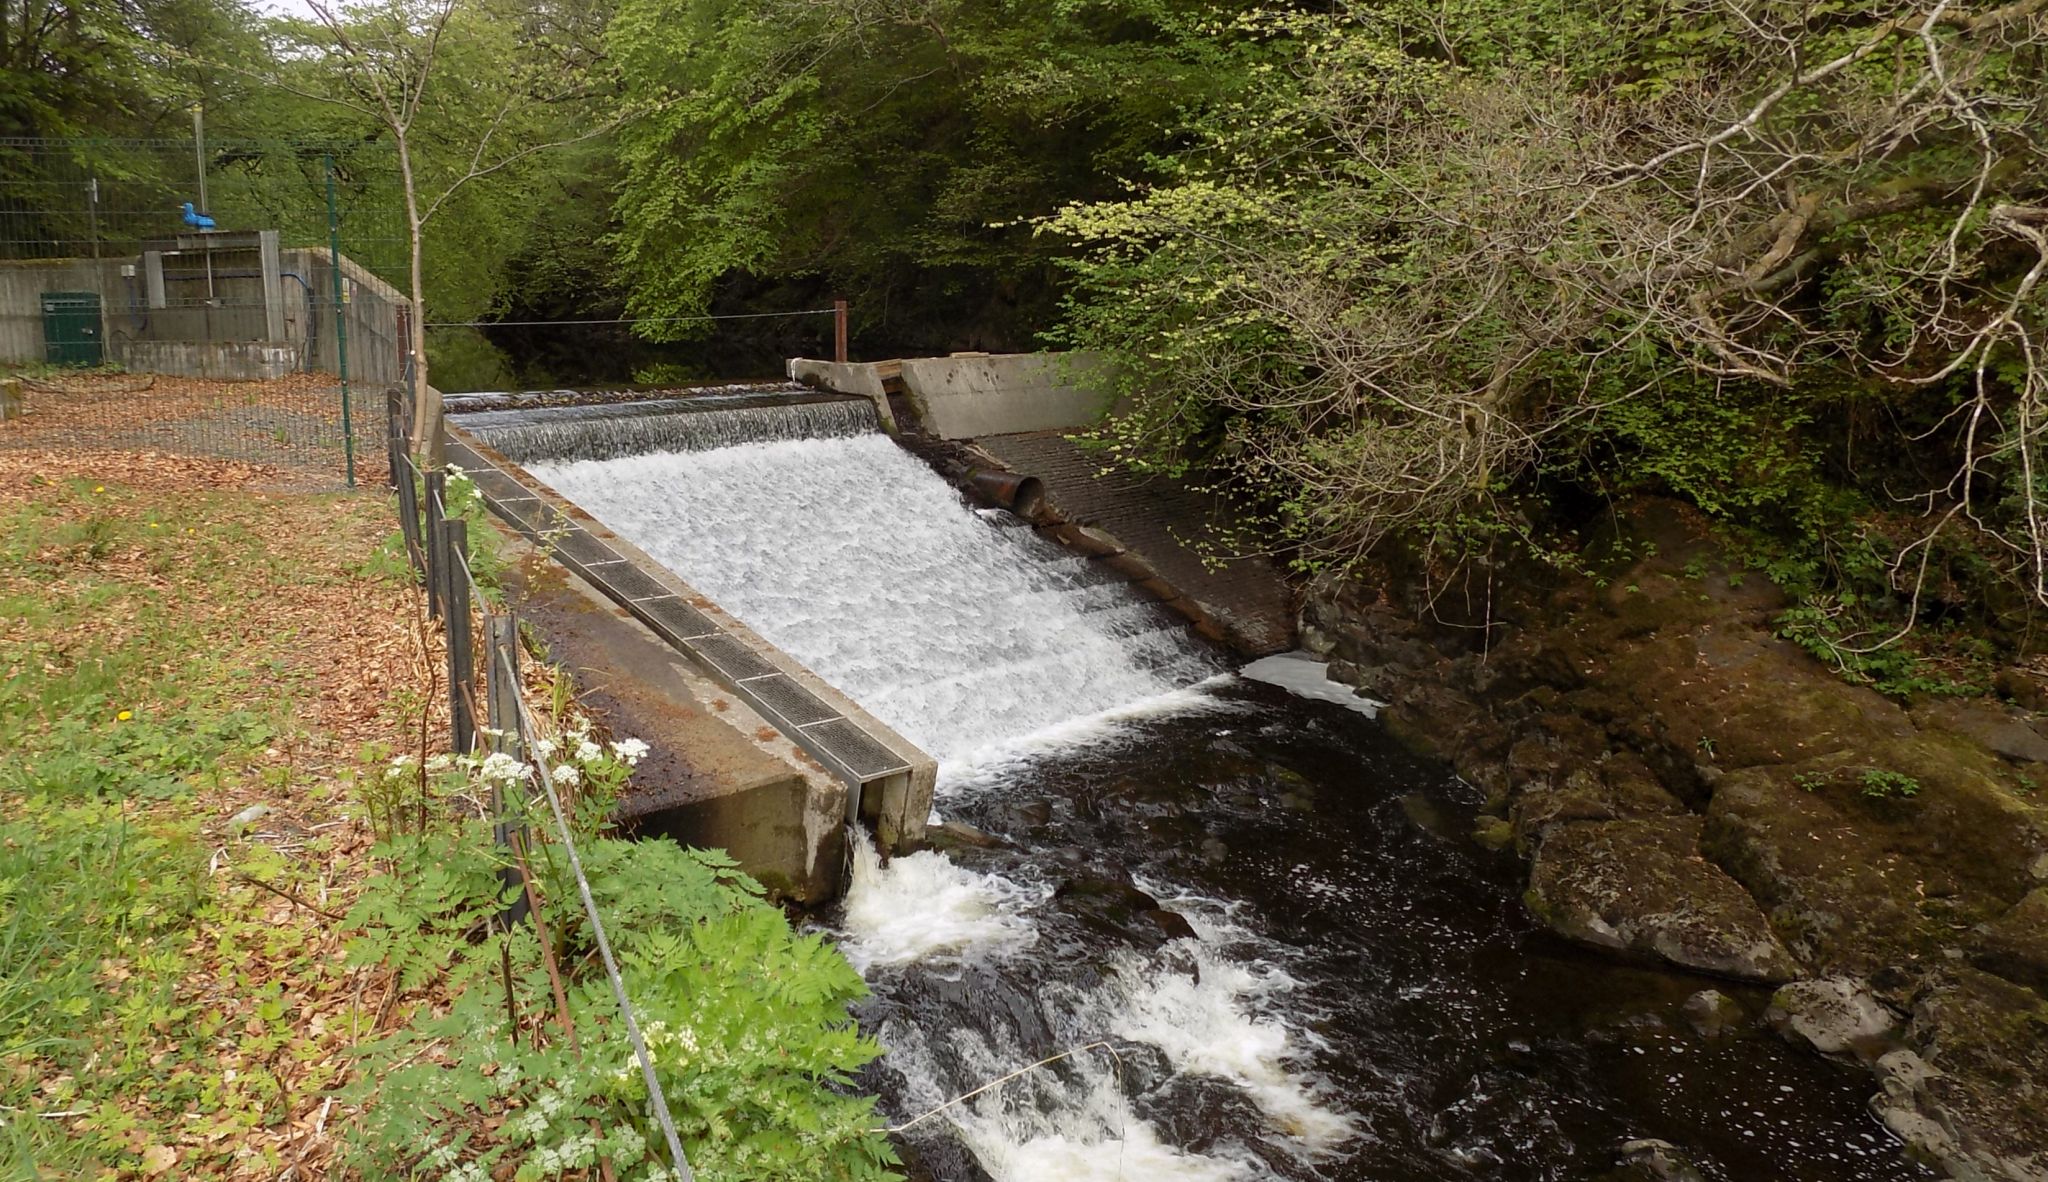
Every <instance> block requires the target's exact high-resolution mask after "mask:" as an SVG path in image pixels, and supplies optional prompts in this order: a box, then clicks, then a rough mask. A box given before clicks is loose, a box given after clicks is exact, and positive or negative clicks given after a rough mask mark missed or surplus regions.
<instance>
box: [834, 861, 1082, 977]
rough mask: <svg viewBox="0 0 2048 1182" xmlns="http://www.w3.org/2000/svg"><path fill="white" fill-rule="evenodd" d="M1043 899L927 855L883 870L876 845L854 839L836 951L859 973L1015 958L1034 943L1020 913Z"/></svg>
mask: <svg viewBox="0 0 2048 1182" xmlns="http://www.w3.org/2000/svg"><path fill="white" fill-rule="evenodd" d="M1043 897H1044V896H1043V893H1042V892H1036V891H1028V890H1025V889H1024V888H1022V887H1021V886H1019V885H1018V884H1016V883H1014V882H1011V881H1010V880H1009V879H1006V878H1000V877H997V876H995V875H990V874H977V873H975V872H974V871H972V870H966V869H963V868H961V867H959V866H955V865H954V864H953V863H951V862H949V861H947V860H946V857H945V855H943V854H938V853H934V852H932V851H930V850H923V851H919V852H918V853H914V854H903V855H899V856H897V857H895V858H892V859H890V862H889V865H888V867H887V868H886V869H885V868H884V867H883V866H882V859H881V857H880V855H878V854H877V853H876V852H875V845H874V842H872V841H870V840H869V839H868V838H867V836H866V835H865V834H861V835H858V836H856V837H855V838H854V848H853V882H852V884H851V885H850V886H849V887H848V888H847V891H846V898H845V901H844V905H845V910H846V915H845V919H844V920H843V921H842V927H843V930H844V933H845V936H846V938H845V939H844V940H843V941H842V942H841V947H843V948H844V949H845V951H846V955H847V959H848V960H851V961H852V962H853V965H854V967H855V968H857V969H859V970H860V971H861V972H862V973H867V972H869V971H870V970H871V969H876V968H896V967H900V966H902V965H906V964H911V963H913V962H918V961H923V962H926V963H933V962H937V961H939V960H940V959H941V958H946V957H951V958H955V959H962V958H968V957H975V956H985V955H990V954H993V953H997V952H1013V951H1017V950H1019V949H1022V948H1026V947H1029V946H1030V944H1031V942H1032V940H1033V939H1034V938H1035V932H1034V931H1033V929H1032V927H1031V924H1030V922H1029V921H1028V920H1026V919H1024V918H1023V917H1022V916H1021V915H1020V914H1019V912H1020V911H1022V910H1023V909H1024V908H1025V907H1026V906H1028V905H1030V904H1032V903H1036V902H1039V901H1040V900H1041V899H1042V898H1043Z"/></svg>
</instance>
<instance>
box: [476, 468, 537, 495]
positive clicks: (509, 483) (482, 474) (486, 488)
mask: <svg viewBox="0 0 2048 1182" xmlns="http://www.w3.org/2000/svg"><path fill="white" fill-rule="evenodd" d="M469 478H470V479H471V480H473V481H475V482H476V486H477V487H478V488H479V489H481V490H483V494H484V495H485V496H487V497H490V498H491V499H492V500H498V501H506V500H510V499H512V498H513V497H524V496H531V495H532V494H531V493H529V492H527V491H526V490H525V489H523V488H521V487H520V486H519V482H518V481H516V480H514V479H512V478H511V477H510V476H507V475H505V474H504V473H503V472H500V471H498V470H497V469H496V468H478V469H476V470H475V471H473V472H471V473H470V474H469Z"/></svg>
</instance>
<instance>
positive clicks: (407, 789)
mask: <svg viewBox="0 0 2048 1182" xmlns="http://www.w3.org/2000/svg"><path fill="white" fill-rule="evenodd" d="M493 761H495V762H490V761H487V762H485V763H483V764H482V765H481V766H480V767H479V766H469V767H465V766H464V765H463V764H462V763H461V762H459V761H458V762H453V763H451V762H450V761H447V760H446V759H442V760H437V761H430V765H429V767H428V768H427V769H426V770H425V771H424V772H422V770H421V769H420V768H419V767H418V765H417V764H416V763H413V762H411V761H409V760H406V759H403V758H401V759H400V760H398V761H396V762H395V763H393V764H392V765H391V766H390V767H389V768H388V769H387V770H386V771H385V773H384V774H383V776H382V777H381V781H380V783H381V787H377V788H374V789H373V790H374V791H376V792H377V793H378V794H379V795H380V796H381V797H382V799H383V800H384V801H385V802H386V807H385V809H384V810H382V811H383V813H384V815H386V816H389V817H392V818H395V819H396V820H397V822H398V823H397V824H395V825H392V826H390V827H389V830H390V831H389V832H388V834H387V836H386V837H385V840H384V841H383V842H382V843H381V844H380V845H379V846H378V848H377V851H376V852H377V856H378V857H379V858H380V859H382V860H383V862H384V864H385V866H386V870H385V872H384V873H382V874H381V875H379V876H378V877H376V878H375V879H373V880H372V881H371V882H370V883H369V884H368V886H367V887H366V889H365V891H364V892H363V894H362V896H361V898H360V900H359V901H358V902H357V904H356V906H355V908H354V910H353V911H351V913H350V921H351V923H353V924H355V925H358V926H359V928H360V929H361V933H362V934H361V935H360V936H359V937H358V938H357V940H356V942H355V943H354V945H353V948H352V952H351V955H352V957H353V958H354V960H355V961H356V962H357V963H360V964H364V965H376V966H382V967H384V968H387V969H389V970H391V971H392V972H394V973H396V974H398V976H399V979H400V981H401V984H402V985H403V986H405V987H407V988H414V989H418V988H425V987H427V986H430V985H434V986H437V988H436V989H435V992H436V993H438V994H441V995H443V996H445V997H446V998H448V999H449V1000H448V1001H447V1002H446V1003H445V1004H431V1005H426V1004H423V1005H419V1006H417V1007H416V1008H415V1009H414V1011H413V1012H412V1014H411V1017H410V1019H409V1020H408V1021H407V1022H406V1023H405V1024H404V1026H403V1027H402V1028H401V1029H398V1030H397V1031H395V1032H394V1033H392V1034H391V1035H389V1036H387V1037H385V1038H383V1039H380V1040H379V1041H377V1042H375V1043H374V1044H371V1045H370V1046H368V1047H367V1048H366V1049H365V1052H364V1062H363V1070H362V1074H361V1077H360V1080H361V1082H360V1083H359V1084H358V1085H357V1087H356V1089H355V1091H354V1093H353V1095H352V1097H351V1098H352V1100H354V1101H355V1102H358V1103H361V1104H363V1105H365V1114H364V1118H363V1120H362V1121H361V1122H360V1124H359V1125H358V1126H357V1128H356V1131H355V1133H354V1136H353V1141H352V1149H351V1152H352V1162H353V1164H354V1165H356V1166H357V1167H358V1168H360V1169H362V1170H363V1171H364V1172H365V1174H367V1175H370V1176H378V1177H383V1176H391V1177H427V1178H446V1179H451V1180H454V1182H481V1180H482V1179H484V1178H488V1177H504V1176H506V1174H507V1172H509V1173H510V1176H511V1177H513V1178H516V1179H519V1180H520V1182H536V1180H539V1179H552V1178H558V1177H561V1176H563V1175H564V1173H565V1172H572V1171H580V1170H587V1169H590V1168H592V1167H594V1166H595V1165H596V1162H597V1159H598V1158H599V1157H600V1156H602V1157H604V1158H607V1159H609V1160H610V1161H611V1162H612V1164H613V1165H614V1166H615V1167H616V1168H617V1170H618V1171H619V1176H620V1177H622V1178H626V1179H631V1180H634V1182H640V1180H648V1182H655V1180H659V1179H664V1178H667V1177H669V1176H670V1173H671V1171H670V1168H669V1166H668V1165H667V1163H668V1162H669V1160H670V1157H669V1153H668V1151H667V1149H666V1146H665V1143H664V1140H663V1135H662V1132H661V1130H660V1128H659V1127H658V1125H657V1124H656V1123H655V1122H654V1120H653V1119H652V1115H651V1111H650V1105H649V1092H648V1089H647V1087H646V1084H645V1081H644V1078H643V1075H642V1071H641V1069H640V1067H639V1065H638V1063H637V1061H636V1059H635V1057H634V1055H633V1053H632V1050H631V1047H630V1045H629V1043H628V1040H627V1034H626V1028H625V1024H624V1022H623V1020H622V1018H621V1014H620V1010H619V1007H618V1005H617V1003H616V1001H615V999H614V996H613V993H612V990H611V986H610V983H609V981H608V979H607V977H606V975H605V973H604V972H603V970H602V966H601V964H600V962H599V959H598V955H597V952H596V947H595V941H594V939H593V936H592V932H591V930H590V928H589V927H588V925H587V923H586V921H585V919H584V914H583V912H582V910H581V908H580V907H579V906H578V892H577V887H576V884H575V882H574V880H573V878H572V877H571V875H570V872H569V866H568V862H567V859H566V857H565V856H564V853H563V851H562V849H561V847H560V846H558V845H557V844H555V843H554V842H553V841H550V840H549V839H548V837H547V835H548V833H549V832H550V831H551V830H550V826H551V820H550V818H549V814H548V813H547V811H546V810H545V808H544V807H542V808H539V809H537V810H536V811H535V815H534V816H533V817H531V818H530V819H529V820H530V824H529V826H528V832H529V834H530V835H531V840H532V841H533V850H532V855H531V859H530V862H529V864H530V865H531V866H532V869H533V872H534V874H535V876H536V878H537V879H538V880H539V881H540V882H541V883H542V885H543V890H542V891H541V897H542V898H544V899H546V900H548V903H547V904H546V905H545V916H546V920H547V923H548V927H549V936H550V939H551V940H552V941H554V945H555V948H554V951H555V956H556V958H557V960H558V962H559V963H560V965H561V966H562V970H561V971H562V973H563V974H564V976H565V977H566V978H567V982H566V991H565V992H566V1000H567V1003H568V1008H569V1016H570V1019H571V1023H572V1025H573V1029H574V1032H575V1043H574V1044H572V1043H571V1041H570V1039H569V1038H568V1036H567V1033H566V1031H565V1030H564V1029H563V1027H562V1026H561V1024H560V1021H561V1020H560V1014H559V1012H558V1010H557V1006H556V1003H555V1001H554V999H553V996H552V992H551V983H550V980H549V976H548V972H547V967H546V963H545V960H544V958H543V954H542V950H541V946H540V943H539V941H538V939H537V938H536V930H535V928H534V926H533V925H531V924H529V923H523V922H515V923H511V924H510V925H507V924H506V923H504V922H503V921H502V920H501V918H500V917H501V916H503V915H504V914H505V913H506V910H507V908H508V906H510V903H511V898H512V896H511V895H510V894H509V893H508V888H507V885H506V882H505V881H504V878H503V875H504V874H505V872H506V871H507V869H508V866H509V864H510V862H509V858H508V855H506V853H505V852H504V851H503V850H502V849H501V848H500V847H498V846H497V845H495V844H494V843H493V841H492V837H491V830H490V826H489V825H488V824H487V823H485V822H483V821H480V820H462V819H459V818H456V817H450V816H446V815H445V814H443V813H442V812H441V810H440V808H439V803H438V802H445V801H447V800H449V799H455V798H459V797H461V796H463V795H474V794H475V792H476V785H477V784H478V783H487V782H489V781H490V780H492V779H494V778H498V779H500V782H509V779H510V778H511V777H514V776H516V774H517V769H516V768H515V767H514V766H513V764H512V761H510V760H509V759H508V758H507V757H503V756H496V757H493ZM548 762H549V763H550V764H552V765H553V767H554V771H553V773H552V774H553V775H554V777H555V778H556V780H557V781H558V782H564V783H567V784H571V785H576V786H579V787H580V788H581V790H582V795H581V806H580V807H579V808H578V809H577V812H578V813H579V815H580V818H581V819H580V821H579V822H578V824H577V825H576V826H575V828H577V829H580V830H581V833H580V836H579V838H578V842H577V845H578V849H579V852H580V854H581V857H582V863H583V867H584V869H585V871H586V872H587V874H588V877H589V881H590V884H591V890H592V893H593V895H594V897H595V899H596V903H597V907H598V911H599V914H600V915H601V916H602V917H603V919H604V924H605V930H606V932H607V934H608V935H609V937H610V939H611V941H612V946H613V949H614V951H615V953H616V955H617V957H618V961H619V964H620V967H621V970H622V978H623V981H624V985H625V990H626V993H627V996H628V997H629V998H630V999H631V1001H632V1004H633V1007H634V1010H635V1013H636V1015H637V1017H638V1020H639V1022H640V1025H641V1029H642V1030H643V1032H644V1033H645V1036H646V1043H647V1047H648V1050H649V1053H650V1057H651V1059H652V1061H653V1063H654V1065H655V1069H656V1071H657V1074H658V1078H659V1080H660V1082H661V1086H662V1089H663V1091H664V1093H665V1095H666V1097H667V1100H668V1104H669V1109H670V1111H671V1113H672V1114H673V1115H674V1118H675V1123H676V1126H677V1129H678V1131H679V1134H680V1136H681V1138H682V1142H683V1145H684V1148H685V1150H686V1153H687V1155H688V1158H689V1161H690V1164H691V1165H692V1167H693V1168H694V1170H695V1171H696V1174H697V1176H698V1177H700V1178H705V1179H732V1180H734V1182H738V1180H740V1179H758V1178H776V1179H797V1180H801V1179H816V1180H819V1182H825V1180H838V1179H845V1180H852V1179H879V1178H887V1177H891V1176H893V1175H892V1174H891V1172H890V1169H889V1167H890V1166H891V1165H893V1164H894V1162H895V1157H894V1154H893V1151H892V1150H891V1148H890V1146H889V1144H888V1141H887V1140H886V1138H885V1137H884V1136H883V1135H882V1133H881V1131H880V1121H879V1120H878V1119H877V1116H876V1113H875V1110H874V1103H873V1100H872V1098H870V1097H865V1096H860V1095H857V1094H855V1093H854V1092H853V1091H852V1090H851V1077H852V1073H853V1072H854V1071H855V1070H857V1069H858V1068H859V1067H860V1066H862V1065H863V1064H865V1063H867V1062H869V1061H870V1060H872V1059H873V1058H875V1056H876V1055H878V1054H879V1053H880V1048H879V1047H878V1046H877V1045H876V1044H875V1043H874V1042H873V1041H872V1040H870V1039H867V1038H864V1037H863V1036H861V1034H860V1033H859V1031H858V1030H857V1029H856V1028H855V1026H854V1024H853V1021H852V1019H851V1017H850V1016H849V1014H848V1011H847V1006H848V1004H849V1003H850V1002H852V1001H854V1000H856V999H858V998H859V997H861V996H863V995H864V993H865V992H866V989H865V986H864V984H863V983H862V981H861V979H860V976H859V974H857V973H856V972H854V970H853V969H852V967H851V966H850V965H848V964H847V962H846V960H845V958H844V957H843V956H841V955H840V953H839V952H838V950H837V949H835V948H833V947H832V946H831V945H830V944H829V943H827V942H825V941H824V940H823V938H821V937H819V936H816V935H798V934H796V933H795V932H793V931H792V930H791V928H790V926H789V923H788V921H787V920H786V919H785V918H784V916H783V915H782V913H781V912H780V911H779V910H778V909H776V908H775V907H773V906H771V905H770V904H769V903H767V902H766V901H765V900H764V899H763V897H762V892H761V888H760V887H759V886H758V885H756V884H755V883H754V882H753V881H752V880H751V879H749V878H747V877H746V876H745V875H744V874H742V873H741V872H740V871H739V870H738V868H737V867H736V865H735V864H734V863H733V861H732V860H731V859H730V858H728V857H726V856H725V855H724V854H722V853H715V852H705V851H700V850H685V849H683V848H681V847H679V846H677V845H675V844H673V843H671V842H667V841H661V840H653V841H646V842H631V841H624V840H620V839H617V838H615V837H611V836H607V835H605V834H604V833H603V832H602V825H601V823H600V822H599V821H598V818H599V817H601V816H602V815H603V812H604V803H605V801H606V793H607V792H608V791H610V790H611V789H613V788H615V787H616V785H617V784H618V783H620V782H621V781H622V780H623V774H622V769H621V764H622V762H623V761H622V760H621V758H620V755H619V749H617V748H613V747H610V746H606V745H600V744H595V743H593V742H591V741H590V740H589V739H588V738H587V737H585V736H576V735H572V736H570V737H569V738H568V739H566V740H565V741H564V743H563V751H562V752H561V753H560V754H559V755H556V756H553V757H551V758H550V759H549V760H548ZM563 768H567V769H569V770H568V771H567V772H564V771H563V770H562V769H563ZM414 792H419V793H424V794H425V795H426V796H427V797H428V798H429V799H428V800H426V801H421V802H413V801H409V800H408V799H407V797H408V795H409V794H411V793H414ZM419 817H434V818H437V819H435V820H432V821H430V822H429V823H428V824H426V825H425V826H420V825H417V824H412V823H410V819H413V818H419Z"/></svg>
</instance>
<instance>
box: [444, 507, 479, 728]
mask: <svg viewBox="0 0 2048 1182" xmlns="http://www.w3.org/2000/svg"><path fill="white" fill-rule="evenodd" d="M440 528H441V559H440V561H441V567H440V569H441V621H442V623H443V624H445V625H446V626H447V634H448V730H449V734H450V736H451V739H452V742H453V745H454V748H455V750H456V751H457V752H466V751H470V750H472V749H473V748H474V747H475V745H476V722H477V720H476V715H475V714H474V713H472V707H473V704H474V703H475V701H476V650H475V648H474V646H473V642H472V638H471V636H470V631H469V574H468V572H467V570H466V568H465V561H464V560H465V559H466V558H467V557H468V554H469V523H468V522H466V521H464V520H462V519H461V518H459V517H448V518H443V519H442V521H441V526H440Z"/></svg>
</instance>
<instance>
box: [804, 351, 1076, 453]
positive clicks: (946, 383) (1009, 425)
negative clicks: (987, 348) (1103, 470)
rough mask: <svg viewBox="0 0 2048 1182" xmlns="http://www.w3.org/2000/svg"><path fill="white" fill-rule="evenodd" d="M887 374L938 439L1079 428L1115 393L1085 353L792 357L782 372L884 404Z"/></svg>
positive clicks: (927, 429)
mask: <svg viewBox="0 0 2048 1182" xmlns="http://www.w3.org/2000/svg"><path fill="white" fill-rule="evenodd" d="M892 373H894V374H897V375H899V376H898V379H897V380H898V381H900V384H901V388H902V391H903V393H904V394H905V395H906V396H907V397H908V398H909V399H910V401H911V404H912V405H913V406H914V407H916V409H917V414H918V418H919V419H920V420H921V421H922V423H923V424H924V429H925V430H926V431H929V432H931V433H932V434H934V435H937V436H939V437H940V438H942V439H975V438H979V437H981V436H984V435H1008V434H1012V433H1015V432H1019V431H1064V430H1072V429H1074V428H1078V427H1086V426H1090V425H1092V424H1093V423H1094V422H1095V421H1096V420H1098V419H1100V418H1101V417H1102V416H1103V414H1104V413H1105V412H1106V411H1108V410H1109V408H1110V405H1111V402H1112V401H1113V399H1114V397H1115V387H1114V382H1113V380H1112V375H1111V374H1110V372H1109V369H1108V366H1107V364H1106V363H1105V362H1104V361H1103V360H1102V359H1101V358H1100V357H1097V356H1095V355H1094V354H1089V353H993V354H991V353H976V354H963V355H957V356H953V357H916V358H907V359H905V360H903V361H900V362H879V363H877V362H858V363H848V364H836V363H834V362H830V361H813V360H809V359H805V358H799V359H797V360H794V361H791V362H790V363H789V376H790V377H792V378H794V379H796V380H797V381H801V382H807V383H810V384H812V385H818V386H823V387H824V388H826V389H829V390H837V391H839V392H840V393H842V394H860V395H864V396H866V397H869V398H873V399H875V400H876V401H877V403H878V404H879V405H882V406H884V407H886V406H887V404H888V399H887V397H886V396H885V391H888V390H889V388H890V386H891V385H892V384H894V383H892V382H891V375H892ZM891 429H892V430H893V429H894V428H893V426H892V428H891Z"/></svg>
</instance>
